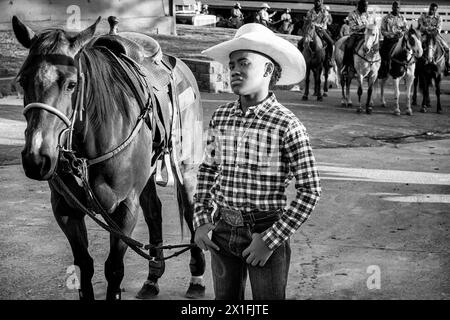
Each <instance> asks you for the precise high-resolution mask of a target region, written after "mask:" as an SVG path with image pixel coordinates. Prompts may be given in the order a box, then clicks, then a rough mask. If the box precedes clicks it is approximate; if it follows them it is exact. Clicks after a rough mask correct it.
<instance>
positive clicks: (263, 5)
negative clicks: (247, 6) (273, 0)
mask: <svg viewBox="0 0 450 320" xmlns="http://www.w3.org/2000/svg"><path fill="white" fill-rule="evenodd" d="M261 8H267V9H270V6H269V5H268V4H267V3H263V4H262V5H261Z"/></svg>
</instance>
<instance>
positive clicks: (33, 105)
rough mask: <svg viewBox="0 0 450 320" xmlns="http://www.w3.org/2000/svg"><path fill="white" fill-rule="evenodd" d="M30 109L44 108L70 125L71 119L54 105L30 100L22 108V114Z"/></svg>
mask: <svg viewBox="0 0 450 320" xmlns="http://www.w3.org/2000/svg"><path fill="white" fill-rule="evenodd" d="M31 109H44V110H45V111H48V112H50V113H51V114H53V115H55V116H57V117H58V118H59V119H61V120H62V122H64V124H65V125H66V126H67V127H70V126H71V121H70V119H69V118H68V117H67V116H66V115H65V114H64V113H62V112H61V111H59V110H58V109H56V108H55V107H52V106H49V105H48V104H45V103H41V102H32V103H29V104H27V106H26V107H25V108H24V109H23V114H24V115H26V113H27V112H28V111H30V110H31Z"/></svg>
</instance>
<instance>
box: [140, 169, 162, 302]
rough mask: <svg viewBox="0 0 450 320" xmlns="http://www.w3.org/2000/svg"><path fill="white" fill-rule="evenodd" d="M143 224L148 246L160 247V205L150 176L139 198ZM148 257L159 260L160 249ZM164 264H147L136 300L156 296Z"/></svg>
mask: <svg viewBox="0 0 450 320" xmlns="http://www.w3.org/2000/svg"><path fill="white" fill-rule="evenodd" d="M139 200H140V203H141V207H142V211H143V214H144V218H145V222H146V223H147V227H148V232H149V239H150V244H151V245H153V246H155V247H157V246H160V245H162V243H163V236H162V205H161V200H160V199H159V197H158V194H157V192H156V183H155V178H154V176H152V177H151V178H150V179H149V180H148V182H147V185H146V186H145V187H144V190H143V191H142V193H141V196H140V197H139ZM149 253H150V256H152V257H155V258H157V259H160V258H162V257H163V252H162V250H161V249H154V248H152V249H150V250H149ZM165 267H166V266H165V262H164V261H161V260H155V261H149V262H148V276H147V281H145V282H144V284H143V286H142V288H141V290H139V292H138V294H137V295H136V297H137V298H138V299H151V298H153V297H155V296H156V295H158V293H159V285H158V279H159V278H161V277H162V275H163V274H164V271H165Z"/></svg>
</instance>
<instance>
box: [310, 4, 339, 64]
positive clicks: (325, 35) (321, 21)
mask: <svg viewBox="0 0 450 320" xmlns="http://www.w3.org/2000/svg"><path fill="white" fill-rule="evenodd" d="M322 5H323V0H314V8H312V9H311V10H309V11H308V13H307V14H306V20H310V21H311V24H312V25H314V26H315V27H316V32H317V35H318V36H319V37H320V38H321V39H322V41H325V43H326V44H327V47H326V49H325V50H326V53H327V63H328V65H329V66H331V56H332V55H333V45H334V41H333V39H331V35H330V33H329V31H328V30H327V26H328V25H329V24H331V22H332V21H333V20H332V18H331V15H330V13H329V12H328V11H327V10H326V9H325V8H323V7H322Z"/></svg>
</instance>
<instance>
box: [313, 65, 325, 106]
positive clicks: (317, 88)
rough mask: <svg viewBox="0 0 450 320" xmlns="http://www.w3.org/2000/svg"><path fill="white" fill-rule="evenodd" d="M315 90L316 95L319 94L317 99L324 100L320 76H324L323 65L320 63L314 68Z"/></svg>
mask: <svg viewBox="0 0 450 320" xmlns="http://www.w3.org/2000/svg"><path fill="white" fill-rule="evenodd" d="M313 73H314V92H315V95H317V100H318V101H322V100H323V98H322V88H321V86H320V77H321V76H322V66H321V65H319V66H318V67H317V68H315V69H314V71H313Z"/></svg>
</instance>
